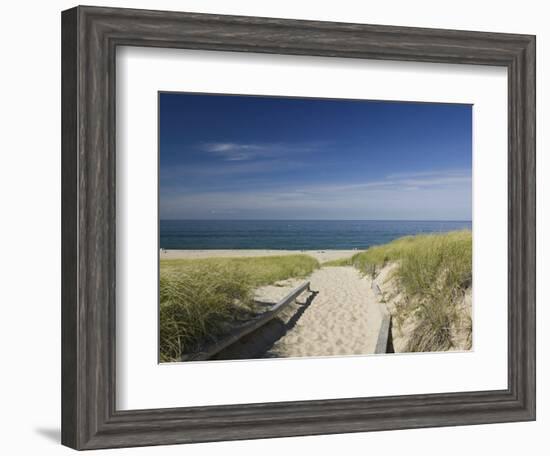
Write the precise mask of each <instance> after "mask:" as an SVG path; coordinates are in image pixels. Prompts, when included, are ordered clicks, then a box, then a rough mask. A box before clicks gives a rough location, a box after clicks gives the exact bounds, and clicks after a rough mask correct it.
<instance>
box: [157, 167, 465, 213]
mask: <svg viewBox="0 0 550 456" xmlns="http://www.w3.org/2000/svg"><path fill="white" fill-rule="evenodd" d="M161 201H162V207H161V216H163V217H165V218H216V217H219V216H220V215H221V214H224V213H231V214H232V216H233V215H234V216H236V217H237V218H255V217H258V218H288V217H296V218H319V219H322V218H333V217H336V218H387V217H391V216H392V214H396V213H399V214H402V217H403V218H413V219H419V218H425V219H444V218H454V219H457V218H462V219H469V218H470V214H471V176H470V173H469V172H468V171H465V170H442V171H430V172H426V173H422V175H420V173H417V174H415V175H413V174H402V175H388V176H386V177H384V178H383V179H380V180H375V181H370V182H352V183H345V182H327V183H326V184H319V183H316V184H313V185H301V184H300V182H295V183H294V184H288V185H285V186H284V187H281V186H273V187H272V188H262V189H258V190H254V191H251V190H245V189H242V188H241V189H234V188H232V189H226V190H225V191H220V189H215V190H214V189H213V191H199V192H196V193H193V192H187V193H185V194H183V193H182V192H178V191H175V192H166V193H164V194H163V196H162V198H161Z"/></svg>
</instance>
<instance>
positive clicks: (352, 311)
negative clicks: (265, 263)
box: [257, 267, 382, 358]
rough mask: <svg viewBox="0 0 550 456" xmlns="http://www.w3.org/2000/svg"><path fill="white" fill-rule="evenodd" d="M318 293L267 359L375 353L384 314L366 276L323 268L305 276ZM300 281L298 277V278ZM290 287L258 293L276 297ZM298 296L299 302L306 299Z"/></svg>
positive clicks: (273, 287)
mask: <svg viewBox="0 0 550 456" xmlns="http://www.w3.org/2000/svg"><path fill="white" fill-rule="evenodd" d="M309 280H310V281H311V289H312V290H314V291H317V292H318V294H317V295H316V296H315V298H314V299H313V300H312V302H311V304H310V306H309V307H307V308H306V309H305V311H304V313H303V314H302V315H301V316H300V318H299V319H298V320H297V322H296V324H295V326H294V327H293V328H292V329H290V330H289V331H288V332H287V333H286V334H285V335H284V336H283V337H282V338H281V339H279V340H278V341H277V342H276V343H275V345H274V346H273V348H272V349H271V350H270V351H269V352H268V353H267V356H269V357H272V356H273V357H285V358H286V357H303V356H334V355H340V356H341V355H364V354H369V353H374V350H375V347H376V341H377V337H378V331H379V328H380V324H381V319H382V313H381V309H380V307H379V303H378V301H377V299H376V297H375V296H374V292H373V291H372V290H371V288H370V280H369V279H367V278H365V277H362V276H361V274H360V273H359V272H358V271H357V270H356V269H355V268H353V267H324V268H322V269H319V270H317V271H315V272H314V273H313V274H312V275H311V277H310V278H309ZM300 282H301V281H300ZM288 285H290V287H288V286H287V287H275V286H270V287H262V288H261V289H260V290H258V293H257V295H258V296H261V297H262V298H263V299H267V300H273V301H276V300H277V299H279V298H281V297H283V296H284V295H285V294H286V293H288V291H289V289H290V288H291V287H292V286H295V283H290V282H289V283H288ZM305 297H306V296H301V297H300V298H299V300H298V301H299V302H304V301H305Z"/></svg>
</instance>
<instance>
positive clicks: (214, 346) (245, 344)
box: [62, 7, 535, 449]
mask: <svg viewBox="0 0 550 456" xmlns="http://www.w3.org/2000/svg"><path fill="white" fill-rule="evenodd" d="M62 52H63V58H62V77H63V80H62V112H63V115H62V230H63V232H62V237H63V251H62V276H63V282H62V382H63V383H62V442H63V443H64V444H65V445H68V446H70V447H72V448H76V449H94V448H112V447H122V446H143V445H160V444H174V443H191V442H205V441H215V440H235V439H249V438H268V437H278V436H298V435H315V434H326V433H342V432H361V431H372V430H386V429H404V428H418V427H428V426H451V425H466V424H480V423H495V422H506V421H527V420H534V419H535V37H534V36H530V35H513V34H501V33H481V32H466V31H452V30H436V29H417V28H405V27H391V26H373V25H363V24H342V23H330V22H312V21H296V20H282V19H270V18H254V17H235V16H216V15H206V14H195V13H179V12H162V11H145V10H128V9H112V8H101V7H77V8H73V9H70V10H67V11H65V12H63V13H62ZM404 379H406V381H404Z"/></svg>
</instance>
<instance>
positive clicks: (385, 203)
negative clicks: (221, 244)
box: [159, 93, 472, 220]
mask: <svg viewBox="0 0 550 456" xmlns="http://www.w3.org/2000/svg"><path fill="white" fill-rule="evenodd" d="M159 97H160V99H159V109H160V113H159V115H160V119H159V129H160V141H159V144H160V172H159V176H160V185H159V188H160V208H159V212H160V217H161V219H236V220H239V219H295V220H304V219H305V220H307V219H310V220H471V198H472V188H471V187H472V180H471V174H472V111H471V106H470V105H457V104H435V103H399V102H374V101H363V100H361V101H354V100H329V99H314V98H277V97H248V96H229V95H199V94H184V93H161V94H159Z"/></svg>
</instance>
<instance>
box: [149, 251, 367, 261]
mask: <svg viewBox="0 0 550 456" xmlns="http://www.w3.org/2000/svg"><path fill="white" fill-rule="evenodd" d="M357 252H358V251H357V250H248V249H233V250H161V252H160V258H161V259H163V260H164V259H193V258H222V257H258V256H276V255H296V254H304V255H309V256H312V257H313V258H315V259H317V260H318V261H319V262H321V263H324V262H325V261H332V260H339V259H343V258H350V257H352V256H353V255H355V254H356V253H357Z"/></svg>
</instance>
